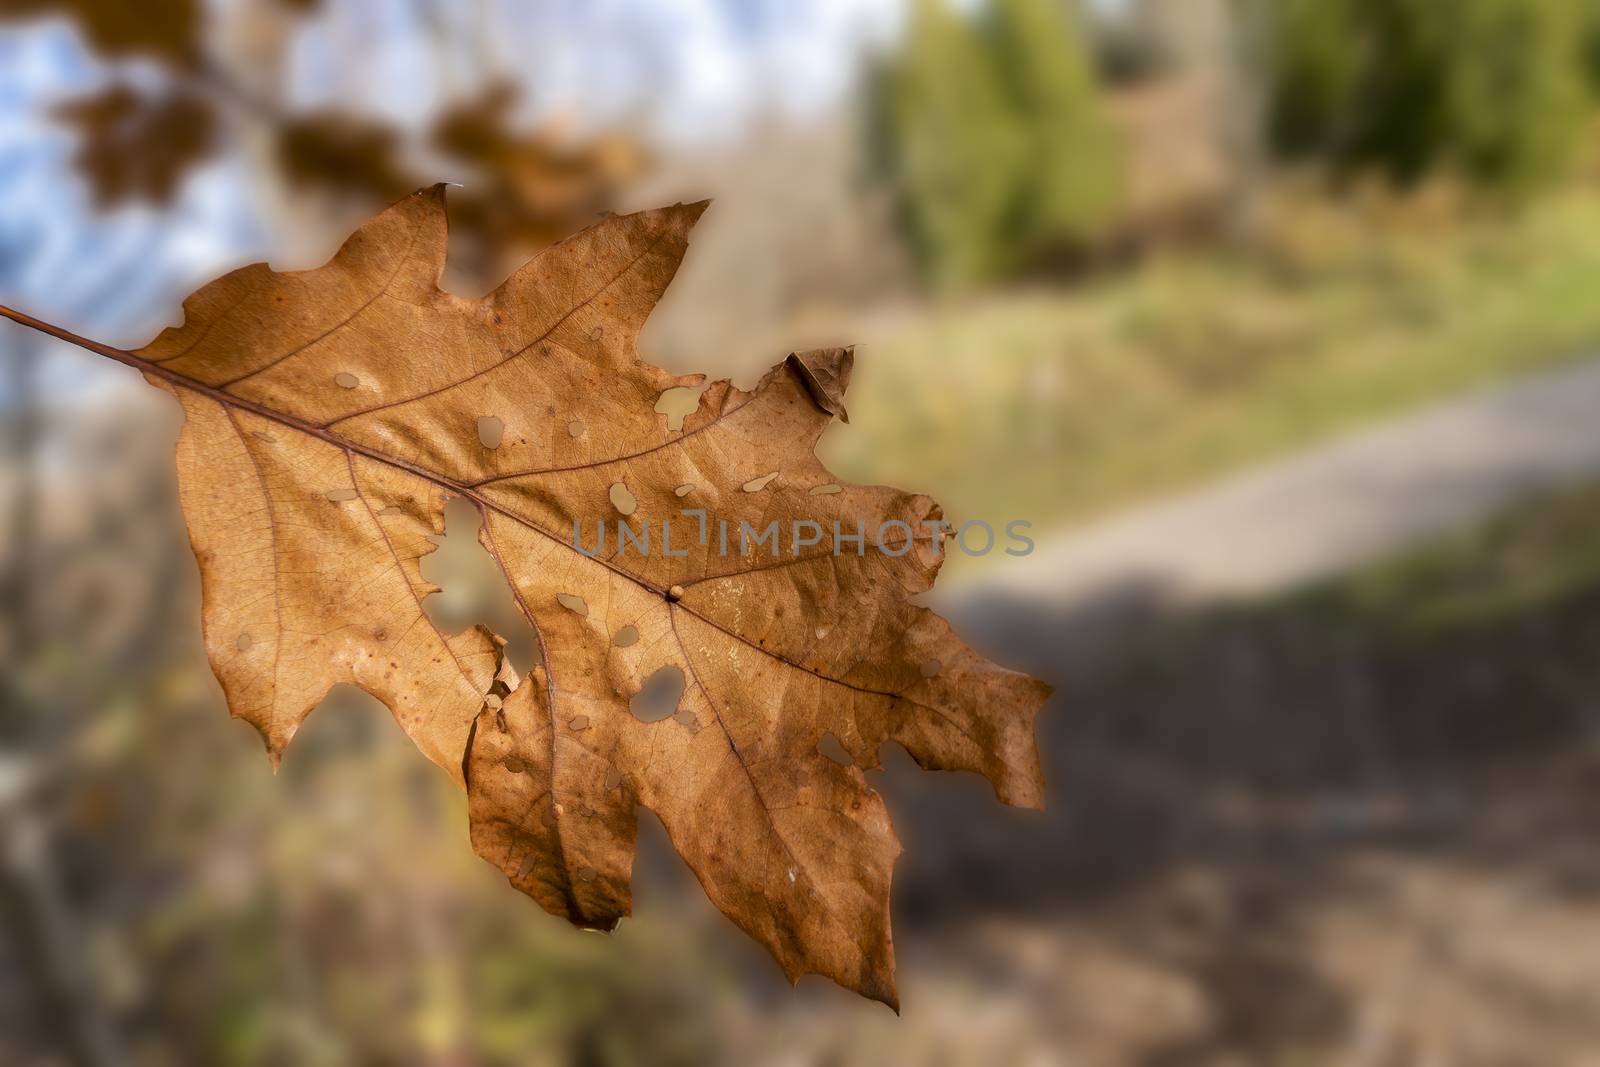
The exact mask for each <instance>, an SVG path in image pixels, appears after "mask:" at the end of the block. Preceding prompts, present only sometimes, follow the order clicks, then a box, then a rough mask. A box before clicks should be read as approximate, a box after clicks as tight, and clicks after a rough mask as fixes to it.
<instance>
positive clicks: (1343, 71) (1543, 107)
mask: <svg viewBox="0 0 1600 1067" xmlns="http://www.w3.org/2000/svg"><path fill="white" fill-rule="evenodd" d="M1256 7H1257V11H1258V12H1259V13H1260V15H1261V16H1262V17H1264V18H1265V20H1266V29H1267V39H1268V42H1269V48H1268V55H1269V60H1268V65H1269V67H1270V69H1269V71H1268V82H1269V92H1270V99H1271V104H1270V117H1269V123H1270V135H1271V139H1272V142H1273V144H1274V146H1275V147H1276V148H1277V149H1278V150H1279V151H1280V152H1281V153H1283V154H1284V155H1286V156H1288V157H1290V158H1316V159H1324V160H1328V161H1331V162H1333V163H1335V164H1338V165H1340V166H1342V167H1346V168H1349V167H1365V166H1376V167H1378V168H1380V169H1382V170H1383V171H1385V172H1387V173H1388V174H1389V175H1390V176H1392V177H1394V178H1395V179H1397V180H1399V181H1402V182H1414V181H1416V180H1418V179H1420V178H1422V177H1424V176H1425V175H1427V174H1429V173H1432V172H1435V171H1439V170H1449V171H1454V172H1457V173H1459V174H1461V175H1464V176H1466V177H1468V178H1470V179H1472V180H1473V181H1475V182H1477V183H1479V184H1481V185H1484V186H1488V187H1493V188H1499V189H1507V190H1512V191H1516V190H1520V189H1523V188H1526V187H1527V186H1529V185H1530V184H1534V183H1537V182H1539V181H1542V180H1545V179H1548V178H1551V177H1553V176H1556V175H1558V174H1559V173H1560V172H1561V171H1562V168H1563V166H1564V165H1565V164H1566V163H1567V162H1568V161H1569V160H1570V158H1571V156H1572V153H1573V150H1574V149H1575V148H1576V146H1577V144H1578V142H1579V140H1580V138H1581V135H1582V133H1583V131H1584V129H1585V126H1586V120H1587V118H1588V114H1589V102H1590V100H1589V85H1588V78H1589V75H1588V72H1587V69H1586V67H1587V55H1586V51H1587V46H1586V43H1585V42H1586V41H1587V40H1588V39H1589V37H1588V34H1587V32H1586V31H1587V29H1588V28H1589V26H1590V25H1591V24H1592V22H1593V19H1594V16H1593V13H1592V10H1591V4H1590V0H1454V2H1452V3H1448V4H1445V3H1439V2H1437V0H1271V2H1268V3H1259V2H1257V4H1256Z"/></svg>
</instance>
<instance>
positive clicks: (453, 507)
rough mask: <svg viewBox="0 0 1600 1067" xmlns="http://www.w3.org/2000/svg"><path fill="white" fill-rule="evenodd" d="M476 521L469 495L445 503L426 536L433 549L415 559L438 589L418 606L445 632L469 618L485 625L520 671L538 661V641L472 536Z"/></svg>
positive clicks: (498, 572) (496, 568)
mask: <svg viewBox="0 0 1600 1067" xmlns="http://www.w3.org/2000/svg"><path fill="white" fill-rule="evenodd" d="M385 510H388V509H385ZM399 514H405V512H399ZM482 522H483V519H482V516H480V515H479V514H478V509H477V508H476V507H475V506H474V505H473V504H472V502H471V501H469V500H462V499H460V498H456V499H452V500H450V501H448V502H447V503H446V504H445V506H444V533H443V534H438V535H435V536H434V537H433V538H432V540H433V542H434V543H435V544H437V545H438V546H439V548H438V549H437V550H436V551H434V552H430V553H429V554H428V555H426V556H423V557H422V559H421V561H420V563H421V567H422V576H423V577H424V578H425V579H427V580H428V581H430V582H433V583H434V584H435V585H438V586H439V587H440V591H439V592H437V593H434V594H432V595H430V596H428V597H425V598H424V599H423V601H422V610H423V611H424V612H425V613H426V614H427V616H428V618H429V619H430V620H432V621H433V624H434V625H435V626H438V627H439V628H440V629H442V630H444V631H445V632H447V633H459V632H460V631H462V630H464V629H466V628H467V627H468V626H470V625H472V624H473V623H480V622H481V623H483V624H484V625H486V626H488V627H489V629H491V630H493V631H494V632H495V633H497V634H499V635H500V636H501V637H504V638H505V639H506V654H507V655H508V656H510V657H511V665H512V666H513V667H515V668H516V669H517V673H518V674H523V675H526V674H527V673H528V671H529V670H530V669H531V668H532V667H533V665H534V664H535V663H536V662H538V652H537V649H538V647H539V645H538V641H537V639H536V638H535V637H534V634H533V628H532V627H531V626H529V625H528V620H527V619H526V618H525V617H524V616H523V614H522V611H521V609H520V608H518V607H517V599H516V596H515V595H514V594H513V593H512V591H511V585H510V583H509V582H508V581H507V580H506V576H505V574H504V573H503V572H502V571H501V570H500V567H499V565H498V564H497V563H495V561H494V557H493V556H491V555H490V554H489V550H488V549H486V548H484V547H483V545H482V544H481V543H480V542H479V541H478V528H479V526H481V525H482Z"/></svg>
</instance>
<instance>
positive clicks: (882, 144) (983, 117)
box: [872, 0, 1116, 288]
mask: <svg viewBox="0 0 1600 1067" xmlns="http://www.w3.org/2000/svg"><path fill="white" fill-rule="evenodd" d="M1097 91H1098V90H1097V85H1096V82H1095V75H1094V70H1093V66H1092V63H1091V61H1090V58H1089V55H1088V53H1087V51H1086V49H1085V47H1084V44H1083V41H1082V39H1081V37H1080V34H1079V29H1078V26H1077V24H1076V22H1075V21H1074V20H1073V19H1072V18H1071V17H1069V16H1068V14H1067V12H1066V11H1065V10H1063V8H1062V7H1061V5H1060V3H1059V2H1058V0H993V2H992V3H991V4H989V5H988V6H987V7H986V8H985V9H983V10H981V11H980V12H979V13H977V15H976V16H975V17H965V16H963V15H961V14H958V13H956V12H954V11H952V10H950V8H949V6H948V5H947V4H946V3H945V2H944V0H918V3H917V4H916V5H915V7H914V9H913V12H912V16H911V24H910V27H909V30H908V33H907V37H906V40H905V42H904V45H903V47H902V49H901V51H900V53H899V54H898V55H897V56H895V57H894V58H893V60H891V61H890V62H889V63H888V64H887V65H886V66H885V68H884V69H883V70H881V71H880V72H879V76H878V79H877V84H876V90H875V92H874V94H873V104H874V106H873V115H874V120H875V123H876V128H875V130H874V136H873V137H872V143H873V145H874V147H875V149H876V150H877V152H878V154H879V155H878V161H879V163H880V164H882V166H883V168H884V169H885V170H886V172H887V173H888V175H889V176H890V178H891V180H892V181H893V182H894V184H895V186H896V188H897V191H898V194H899V197H900V208H901V215H902V218H903V221H904V223H905V227H906V230H907V232H908V235H909V238H910V241H911V244H912V247H913V249H914V251H915V252H916V254H917V256H918V259H919V261H920V262H921V264H922V266H923V268H924V271H925V273H926V275H927V277H928V278H929V280H930V281H932V282H933V283H935V284H936V285H938V286H940V287H944V288H950V287H954V286H959V285H964V284H970V283H972V282H977V281H985V280H992V279H994V278H998V277H1004V276H1006V275H1010V274H1015V273H1016V272H1018V271H1020V270H1022V269H1025V268H1026V267H1029V266H1032V265H1035V264H1037V263H1038V262H1040V261H1041V259H1043V258H1045V257H1047V256H1049V255H1052V254H1055V253H1059V252H1062V251H1072V250H1076V249H1081V248H1082V247H1083V246H1084V245H1085V244H1086V243H1088V242H1089V241H1091V240H1092V239H1093V238H1094V237H1095V236H1096V235H1097V234H1098V233H1099V232H1100V231H1101V230H1102V229H1103V227H1104V225H1105V222H1106V220H1107V218H1108V214H1109V211H1110V208H1111V205H1112V203H1113V198H1114V195H1115V191H1116V182H1115V179H1114V172H1113V153H1112V144H1111V137H1110V132H1109V129H1108V128H1107V126H1106V125H1105V124H1104V122H1103V121H1102V118H1101V116H1100V113H1099V107H1098V101H1097Z"/></svg>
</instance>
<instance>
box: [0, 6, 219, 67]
mask: <svg viewBox="0 0 1600 1067" xmlns="http://www.w3.org/2000/svg"><path fill="white" fill-rule="evenodd" d="M58 14H60V15H70V16H71V17H72V18H73V19H74V20H75V21H76V22H77V24H78V28H79V30H80V31H81V32H82V34H83V36H84V39H85V40H87V41H88V42H89V44H90V45H91V46H92V47H93V48H94V49H95V50H96V51H98V52H100V53H101V54H102V55H106V56H112V57H117V58H120V57H122V56H128V55H146V56H152V57H155V58H158V59H161V60H164V61H166V62H169V63H172V64H174V65H175V66H179V67H186V68H187V67H194V66H195V65H196V64H197V59H198V56H199V51H200V31H201V17H202V16H201V5H200V3H199V0H141V2H139V3H125V2H123V0H0V18H3V19H13V18H25V17H30V16H50V15H58Z"/></svg>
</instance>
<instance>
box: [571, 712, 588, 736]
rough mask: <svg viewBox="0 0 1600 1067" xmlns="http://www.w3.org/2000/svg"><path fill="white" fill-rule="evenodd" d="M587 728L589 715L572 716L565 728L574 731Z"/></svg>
mask: <svg viewBox="0 0 1600 1067" xmlns="http://www.w3.org/2000/svg"><path fill="white" fill-rule="evenodd" d="M588 728H589V716H587V715H574V716H573V717H572V721H571V722H569V723H567V729H569V730H571V731H573V732H574V733H576V732H577V731H579V730H587V729H588Z"/></svg>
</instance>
